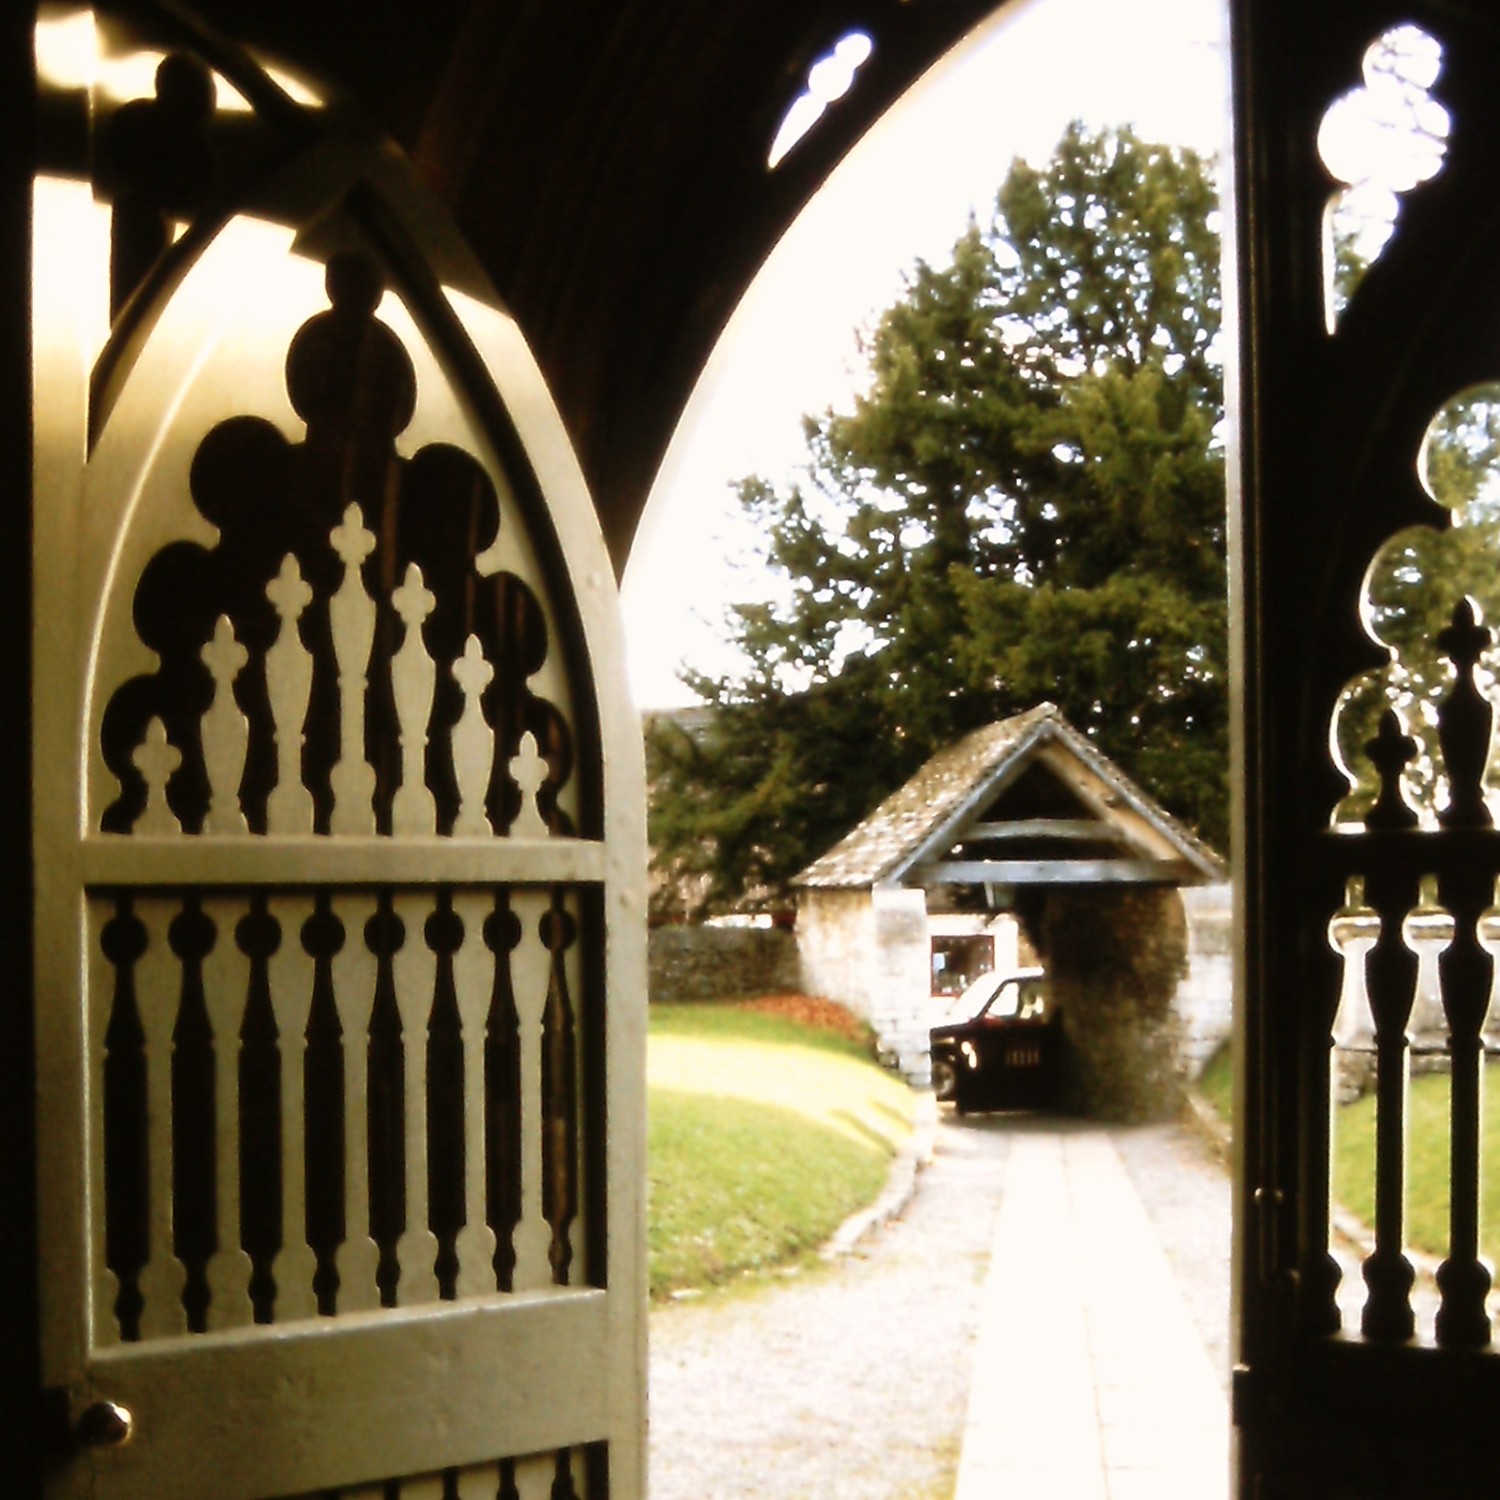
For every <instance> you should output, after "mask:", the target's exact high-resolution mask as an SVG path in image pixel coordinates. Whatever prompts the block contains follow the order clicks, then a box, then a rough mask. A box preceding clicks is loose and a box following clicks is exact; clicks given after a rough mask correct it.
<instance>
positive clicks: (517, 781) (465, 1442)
mask: <svg viewBox="0 0 1500 1500" xmlns="http://www.w3.org/2000/svg"><path fill="white" fill-rule="evenodd" d="M143 9H149V7H143ZM152 24H154V25H155V26H156V28H157V29H156V30H155V31H153V30H152ZM176 26H177V23H176V22H175V21H171V20H168V21H162V20H158V21H156V22H155V23H151V24H147V23H143V22H142V23H138V24H137V26H136V27H135V29H134V30H130V29H127V28H125V27H123V26H122V25H121V24H120V23H118V22H115V23H111V25H110V26H108V27H104V26H102V25H100V24H99V23H98V22H97V21H96V18H95V17H94V16H93V15H92V13H91V12H89V11H88V10H86V9H82V8H78V7H71V6H70V7H61V8H55V9H49V10H48V11H47V12H45V13H44V15H43V17H42V21H41V23H40V25H39V29H38V50H39V56H40V57H41V59H42V65H41V69H40V71H41V76H42V86H43V89H44V91H46V97H47V100H48V103H49V109H48V111H46V112H45V118H46V120H47V122H48V127H47V128H48V129H49V130H51V131H52V132H53V133H52V134H51V135H48V136H47V138H46V139H45V140H44V142H43V153H42V154H43V159H44V161H47V162H49V163H50V164H52V166H53V168H54V169H53V170H50V171H47V172H45V173H44V174H43V175H41V176H39V178H38V181H37V188H36V212H35V243H36V254H35V272H34V315H33V323H34V328H35V356H34V359H35V380H36V389H35V411H36V453H35V476H36V477H35V497H34V568H35V597H36V601H37V602H36V612H35V641H34V644H35V673H36V676H35V689H34V705H35V756H36V766H37V792H36V803H35V847H36V850H37V870H36V900H37V913H36V933H37V951H36V966H37V988H38V997H39V998H38V1025H37V1029H38V1078H39V1095H40V1121H39V1136H40V1148H39V1149H40V1152H41V1161H40V1174H39V1175H40V1183H41V1194H42V1200H43V1201H42V1205H41V1219H40V1233H41V1237H42V1238H41V1263H42V1267H43V1272H42V1275H43V1287H42V1299H43V1320H44V1333H43V1341H44V1351H43V1357H44V1361H45V1371H44V1378H45V1380H46V1383H47V1384H48V1385H49V1386H51V1387H53V1388H56V1389H58V1390H60V1391H63V1392H65V1393H66V1398H67V1402H68V1406H69V1411H70V1418H71V1422H72V1425H73V1431H74V1433H75V1443H74V1446H73V1448H72V1449H71V1451H70V1453H69V1454H68V1456H67V1457H66V1458H65V1459H63V1460H61V1461H60V1462H59V1464H58V1466H57V1468H56V1470H55V1474H54V1478H53V1481H52V1490H51V1493H52V1494H54V1495H56V1496H57V1497H59V1500H60V1497H63V1496H82V1495H85V1494H87V1495H94V1496H98V1497H101V1500H131V1497H136V1496H139V1497H142V1500H145V1497H150V1500H176V1497H181V1500H201V1497H207V1496H212V1497H214V1500H272V1497H284V1496H295V1495H304V1494H320V1495H340V1496H343V1497H346V1500H354V1497H356V1496H359V1497H364V1496H374V1495H382V1494H383V1495H386V1496H392V1495H399V1496H400V1497H402V1500H417V1497H424V1500H425V1497H434V1500H436V1497H439V1496H458V1497H462V1500H478V1497H484V1500H506V1497H510V1496H516V1497H518V1500H540V1497H543V1496H555V1497H569V1496H573V1497H578V1500H585V1497H589V1496H602V1495H604V1494H605V1493H606V1492H607V1493H608V1494H609V1495H610V1496H612V1497H616V1500H621V1497H623V1500H629V1497H632V1496H636V1495H638V1494H639V1493H640V1491H641V1488H642V1473H641V1471H642V1464H643V1459H642V1452H641V1450H642V1442H641V1437H642V1430H643V1425H644V1414H643V1363H644V1361H643V1339H644V1334H643V1329H644V1323H643V1302H644V1299H643V1292H642V1288H643V1284H644V1278H643V1270H642V1265H641V1255H640V1245H641V1242H642V1239H643V1235H642V1198H643V1182H644V1171H643V1164H642V1152H643V1129H642V1122H641V1116H642V1110H643V1105H642V1081H641V1079H642V1065H643V1034H644V1004H645V993H644V962H643V941H642V937H643V926H644V922H643V905H642V894H643V863H644V861H643V845H644V839H643V828H642V826H641V825H642V808H643V802H644V798H643V793H642V787H641V781H640V771H639V766H638V756H639V749H638V739H639V736H638V730H637V727H636V725H635V722H634V720H633V718H632V716H631V714H630V712H629V708H628V703H627V702H626V701H625V700H624V699H623V698H622V697H621V696H620V693H621V689H620V686H619V685H620V684H621V683H622V681H623V672H622V669H621V664H620V662H619V661H618V660H617V659H616V656H617V653H618V649H619V640H620V632H619V629H618V627H617V625H616V624H615V620H614V614H613V611H614V602H613V588H612V584H611V582H610V572H609V567H608V564H607V561H606V558H605V555H604V550H603V546H602V543H601V541H600V539H599V536H598V534H597V527H596V524H595V522H594V519H593V510H592V508H591V506H590V504H589V502H588V497H587V496H586V494H585V493H584V489H583V483H582V480H581V477H580V475H579V473H578V470H577V467H576V465H575V463H574V462H573V459H572V455H571V451H570V449H569V447H568V444H567V441H566V439H565V437H564V435H563V434H562V431H561V428H560V425H559V423H558V422H557V419H556V417H555V414H554V412H553V409H552V407H551V405H550V403H549V402H548V400H547V398H546V395H545V392H544V390H543V388H542V385H541V381H540V378H539V376H538V374H537V372H536V370H535V368H534V365H533V363H532V361H531V359H530V356H529V354H528V352H527V350H526V348H525V345H524V343H523V342H522V340H521V338H520V336H519V334H518V332H517V330H516V329H515V327H514V326H513V324H512V323H511V321H510V320H509V319H508V318H507V317H506V316H505V315H504V314H503V313H502V312H501V311H499V310H498V309H497V308H496V307H495V306H494V305H493V301H492V300H490V299H486V298H485V297H484V296H483V295H482V292H480V291H479V289H478V283H477V281H476V280H475V279H474V278H473V277H472V275H471V273H470V271H469V269H468V267H467V265H466V264H465V262H464V260H463V258H462V256H461V254H459V253H458V252H457V251H455V250H454V249H453V248H452V240H451V238H450V237H448V236H446V235H443V234H439V232H438V229H437V219H436V217H435V216H434V215H433V214H432V211H431V210H430V209H428V208H426V207H424V206H422V205H421V204H420V202H419V200H418V197H417V195H416V194H415V193H414V190H413V189H412V187H411V184H410V182H409V180H408V179H407V176H406V174H405V171H404V168H403V167H402V165H401V164H400V163H399V162H396V161H394V160H393V159H392V157H391V155H390V154H389V153H388V152H386V151H385V150H383V149H382V148H381V147H380V146H379V144H378V143H374V142H370V141H367V140H365V139H363V138H362V137H361V136H360V135H359V133H358V131H357V130H355V129H353V128H352V127H351V126H350V124H349V122H348V121H347V120H345V119H343V118H342V116H341V114H340V112H339V111H338V110H337V109H336V108H333V107H331V106H329V105H328V104H327V103H326V102H325V101H318V100H316V99H315V98H313V99H309V100H308V102H305V103H302V104H295V103H293V102H292V101H291V100H290V99H289V98H288V97H287V96H286V94H285V93H283V92H282V90H281V87H280V85H279V84H278V83H277V82H276V81H274V80H273V79H272V77H271V76H270V75H269V74H267V73H266V72H264V71H263V70H261V69H259V68H258V67H256V66H254V65H252V64H251V63H250V62H249V61H248V60H247V59H245V58H244V57H243V56H242V55H240V54H237V53H235V52H234V51H233V50H232V49H229V48H227V47H224V48H222V49H221V50H218V51H215V50H214V48H213V46H211V45H209V44H207V43H205V42H204V41H203V39H202V38H198V37H193V36H191V35H188V36H184V35H183V34H182V33H181V31H180V30H179V32H178V34H177V35H173V34H172V32H173V29H174V27H176ZM63 27H70V28H72V33H71V34H72V35H73V36H74V38H75V41H76V39H77V38H79V37H83V38H85V39H86V40H88V41H90V42H91V43H92V45H93V47H94V52H93V54H92V56H93V62H92V66H91V76H90V77H88V78H82V79H79V78H70V77H68V76H66V74H67V68H68V67H69V66H71V64H69V63H68V62H67V61H66V54H64V53H63V52H62V51H61V50H60V49H57V48H56V47H55V45H54V44H55V43H56V39H57V37H58V35H59V34H60V32H59V30H58V28H63ZM49 28H52V29H51V30H49ZM184 40H187V41H189V42H191V43H193V44H194V46H193V47H188V48H184V47H183V45H182V44H183V42H184ZM195 48H196V50H197V51H198V52H199V53H200V54H201V53H202V52H203V51H204V50H207V51H208V52H209V53H210V54H211V61H212V67H207V66H204V64H203V63H202V61H201V60H200V59H198V58H194V57H193V56H191V55H190V53H191V52H192V51H193V50H195ZM49 49H51V50H49ZM166 55H169V57H170V60H168V61H167V62H165V64H164V65H163V66H161V67H159V68H158V70H157V72H156V75H155V81H154V83H153V82H152V81H151V79H152V74H151V68H150V64H153V63H156V62H157V61H158V59H159V58H160V57H162V56H166ZM54 57H56V58H57V59H58V60H57V61H53V60H52V59H53V58H54ZM142 62H145V63H146V64H147V65H148V66H147V67H146V70H145V72H144V74H143V75H141V74H138V73H132V72H131V71H130V69H129V67H128V66H127V65H139V64H141V63H142ZM138 76H143V77H144V79H145V80H146V81H145V83H144V84H141V83H138V82H134V81H132V80H133V79H135V78H136V77H138ZM231 84H232V85H233V87H232V88H231ZM236 91H237V92H238V94H239V95H240V96H243V98H242V99H237V98H236V97H235V92H236ZM242 103H248V104H249V105H250V108H248V109H245V108H240V107H238V106H239V105H240V104H242ZM65 125H66V127H67V128H64V126H65ZM75 140H76V141H83V140H87V141H88V142H90V146H89V155H88V157H87V159H84V158H82V157H74V156H70V154H69V151H70V143H71V142H73V141H75ZM460 286H466V287H467V288H468V291H467V292H464V291H460V290H459V289H458V288H459V287H460Z"/></svg>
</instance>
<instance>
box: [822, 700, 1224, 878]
mask: <svg viewBox="0 0 1500 1500" xmlns="http://www.w3.org/2000/svg"><path fill="white" fill-rule="evenodd" d="M1034 767H1043V768H1045V771H1046V772H1047V773H1050V776H1051V778H1052V779H1053V780H1054V781H1055V782H1056V783H1057V785H1058V787H1059V789H1060V794H1061V795H1063V796H1064V797H1065V798H1066V799H1067V800H1068V801H1069V802H1070V804H1071V805H1072V810H1073V813H1074V816H1072V817H1069V818H1066V819H1064V818H1057V817H1048V818H1044V819H1027V820H1024V821H1018V822H1015V823H1013V824H1010V825H1007V824H1005V823H1004V822H995V821H987V820H986V816H987V814H990V813H991V812H992V810H993V809H994V808H995V805H996V803H997V800H999V799H1001V798H1002V797H1003V795H1004V793H1005V792H1006V790H1007V788H1011V787H1014V786H1015V785H1016V784H1017V782H1018V781H1020V779H1021V778H1022V777H1023V776H1024V775H1025V774H1026V773H1027V772H1028V771H1030V770H1032V769H1033V768H1034ZM1010 835H1016V836H1019V838H1022V839H1029V840H1030V842H1031V844H1032V845H1033V846H1036V845H1039V844H1046V845H1048V846H1049V847H1050V846H1052V845H1055V844H1056V843H1057V842H1059V841H1066V840H1073V841H1075V842H1078V843H1079V844H1080V847H1081V844H1082V842H1083V841H1088V842H1089V843H1090V844H1091V845H1092V846H1093V847H1095V848H1097V847H1098V846H1100V845H1108V846H1110V847H1111V849H1112V850H1113V851H1114V852H1115V854H1116V855H1120V854H1124V855H1125V856H1127V857H1125V858H1119V857H1116V858H1113V859H1109V860H1098V859H1095V860H1094V861H1093V862H1092V865H1091V866H1090V869H1089V873H1087V874H1085V873H1082V872H1083V870H1084V864H1083V862H1081V861H1076V860H1075V861H1069V860H1067V859H1058V858H1048V859H1036V858H1030V859H1026V858H1015V859H1008V858H1004V857H1002V858H1001V859H998V860H997V859H995V858H993V857H992V854H993V850H994V848H995V847H996V845H995V841H996V840H999V841H1000V844H999V847H1000V850H1001V853H1002V856H1003V854H1004V853H1005V850H1004V842H1005V840H1006V838H1007V837H1008V836H1010ZM966 838H968V839H970V840H971V841H979V842H983V843H985V847H986V851H987V852H986V856H985V857H984V858H982V859H974V858H970V857H967V856H968V854H969V851H968V850H966V849H965V848H964V847H963V846H964V844H965V840H966ZM1014 847H1015V849H1016V851H1017V852H1019V851H1020V848H1021V845H1020V843H1019V842H1017V843H1016V844H1015V845H1014ZM1223 876H1224V866H1223V864H1222V862H1221V861H1220V860H1219V858H1218V856H1217V855H1215V854H1214V853H1213V851H1212V850H1211V849H1209V848H1208V846H1207V845H1206V844H1204V843H1203V842H1202V841H1201V840H1199V839H1198V838H1197V837H1195V836H1194V835H1193V834H1192V833H1191V832H1190V831H1189V830H1188V829H1187V828H1185V827H1184V826H1183V825H1182V824H1181V823H1179V822H1178V821H1177V820H1176V819H1175V818H1173V817H1172V816H1171V815H1170V814H1169V813H1167V812H1166V811H1165V810H1164V809H1163V808H1162V807H1160V806H1159V805H1158V804H1157V803H1156V802H1154V801H1153V800H1152V799H1151V798H1150V797H1149V796H1148V795H1147V794H1146V793H1145V792H1143V791H1142V790H1141V789H1140V788H1139V787H1138V786H1136V785H1135V783H1134V782H1132V781H1131V780H1130V778H1129V777H1128V776H1126V775H1125V773H1124V772H1123V771H1121V770H1120V768H1119V767H1118V766H1116V765H1115V764H1114V763H1113V762H1112V761H1110V760H1109V759H1108V758H1107V757H1106V756H1104V755H1102V754H1101V753H1100V752H1099V750H1098V749H1097V748H1096V747H1095V746H1094V745H1093V744H1091V743H1090V741H1089V740H1088V739H1087V738H1086V737H1085V736H1084V735H1082V734H1080V733H1079V732H1078V731H1077V730H1076V729H1074V728H1073V727H1072V725H1071V724H1069V723H1068V722H1067V720H1066V719H1064V718H1063V716H1062V714H1061V713H1060V712H1059V711H1058V710H1057V708H1056V707H1055V706H1054V705H1053V704H1051V703H1043V704H1040V705H1038V706H1037V707H1036V708H1033V709H1028V710H1027V711H1026V712H1025V713H1021V714H1016V715H1014V716H1013V717H1011V718H1009V719H1002V720H1000V721H999V722H998V723H995V724H988V725H985V726H984V727H983V728H982V729H976V730H974V731H973V732H972V733H970V734H967V735H965V736H964V738H963V739H961V740H959V741H958V742H957V743H956V744H954V745H950V746H949V747H948V748H947V749H946V750H942V751H939V752H938V754H936V755H934V756H933V757H932V759H931V760H929V761H928V762H927V764H926V765H924V766H923V767H922V768H921V770H919V771H918V772H917V773H916V775H915V776H913V777H912V778H911V780H910V781H908V782H906V784H905V785H904V786H901V787H899V788H898V789H897V790H896V791H894V792H892V793H891V795H890V796H889V797H887V798H886V799H885V801H884V802H882V803H881V804H880V806H879V807H877V808H876V809H875V811H874V812H872V813H871V814H870V815H869V817H867V818H866V819H865V820H864V821H863V822H862V823H860V824H859V826H858V827H856V828H855V829H853V830H852V831H851V832H850V833H849V834H847V835H846V836H845V837H844V838H843V839H841V840H840V841H839V842H838V843H837V844H835V845H834V847H833V848H832V849H830V850H829V851H828V853H827V854H825V855H823V856H822V857H821V858H820V859H817V860H814V861H813V863H812V864H810V865H808V867H807V868H806V869H805V870H803V871H802V873H801V874H800V875H798V876H797V878H796V881H795V882H794V883H795V884H796V885H798V886H803V887H814V888H823V889H844V890H849V889H860V888H865V887H871V886H876V885H897V884H901V883H903V882H905V883H909V884H931V883H935V882H937V881H941V880H948V881H966V880H967V881H974V882H978V881H983V880H990V879H993V880H997V881H998V880H1004V881H1006V882H1008V883H1011V884H1028V883H1039V882H1055V881H1061V880H1065V879H1075V880H1076V879H1089V880H1094V881H1099V880H1108V879H1118V880H1142V879H1154V880H1158V881H1166V882H1170V883H1174V884H1194V885H1196V884H1203V883H1206V882H1209V881H1213V880H1219V879H1222V878H1223Z"/></svg>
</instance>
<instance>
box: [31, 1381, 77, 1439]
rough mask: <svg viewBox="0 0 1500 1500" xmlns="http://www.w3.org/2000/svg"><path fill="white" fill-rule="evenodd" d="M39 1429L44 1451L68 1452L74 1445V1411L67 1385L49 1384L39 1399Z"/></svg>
mask: <svg viewBox="0 0 1500 1500" xmlns="http://www.w3.org/2000/svg"><path fill="white" fill-rule="evenodd" d="M37 1419H38V1424H39V1425H38V1431H39V1432H40V1434H41V1444H40V1446H41V1451H42V1452H43V1453H54V1454H55V1453H67V1452H69V1451H70V1450H71V1449H72V1447H73V1412H72V1405H71V1403H70V1402H69V1400H68V1392H67V1388H66V1387H65V1386H60V1385H49V1386H46V1387H44V1388H43V1390H42V1392H41V1395H40V1396H39V1397H38V1399H37Z"/></svg>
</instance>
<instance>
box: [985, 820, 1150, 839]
mask: <svg viewBox="0 0 1500 1500" xmlns="http://www.w3.org/2000/svg"><path fill="white" fill-rule="evenodd" d="M1119 837H1120V830H1119V829H1118V828H1116V827H1115V826H1114V825H1113V824H1112V823H1103V822H1100V820H1099V819H1098V818H1015V819H1013V820H1010V821H1007V822H1004V823H976V824H975V825H974V826H973V827H972V828H968V829H965V830H964V833H963V836H962V838H960V839H959V840H957V842H959V843H971V842H973V841H974V840H976V839H1109V840H1111V841H1118V839H1119Z"/></svg>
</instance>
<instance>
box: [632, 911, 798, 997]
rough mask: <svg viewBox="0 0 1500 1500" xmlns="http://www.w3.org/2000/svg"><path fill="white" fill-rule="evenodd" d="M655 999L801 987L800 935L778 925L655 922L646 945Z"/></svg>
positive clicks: (764, 992)
mask: <svg viewBox="0 0 1500 1500" xmlns="http://www.w3.org/2000/svg"><path fill="white" fill-rule="evenodd" d="M647 956H648V963H649V986H650V990H649V993H650V997H651V999H652V1000H653V1001H683V1000H743V999H752V998H754V997H755V996H757V995H783V994H787V993H789V992H793V991H796V990H799V989H800V988H801V984H800V982H799V975H798V966H797V940H796V939H795V938H794V937H793V936H792V934H791V933H790V932H785V931H783V930H781V929H780V928H774V927H718V926H683V927H656V928H653V929H652V931H651V934H650V942H649V947H648V950H647Z"/></svg>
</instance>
